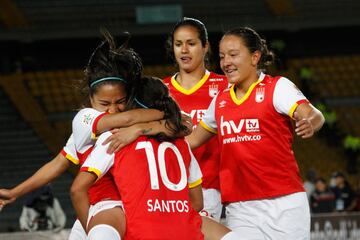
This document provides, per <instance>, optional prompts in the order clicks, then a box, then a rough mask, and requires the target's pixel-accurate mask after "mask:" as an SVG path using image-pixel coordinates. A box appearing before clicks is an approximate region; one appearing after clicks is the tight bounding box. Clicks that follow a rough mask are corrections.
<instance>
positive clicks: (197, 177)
mask: <svg viewBox="0 0 360 240" xmlns="http://www.w3.org/2000/svg"><path fill="white" fill-rule="evenodd" d="M187 147H188V151H189V154H190V159H191V160H190V165H189V176H188V186H189V199H190V202H191V206H192V207H193V209H195V210H196V211H197V212H200V211H201V210H202V209H203V208H204V199H203V192H202V186H201V183H202V172H201V169H200V166H199V163H198V161H197V160H196V158H195V156H194V154H193V153H192V151H191V149H190V145H189V144H188V143H187Z"/></svg>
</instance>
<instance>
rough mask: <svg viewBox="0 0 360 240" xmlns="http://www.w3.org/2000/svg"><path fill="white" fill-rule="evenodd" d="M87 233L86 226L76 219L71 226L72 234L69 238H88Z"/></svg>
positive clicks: (81, 239) (71, 239)
mask: <svg viewBox="0 0 360 240" xmlns="http://www.w3.org/2000/svg"><path fill="white" fill-rule="evenodd" d="M86 238H87V235H86V232H85V230H84V228H83V227H82V226H81V223H80V221H79V219H78V220H76V221H75V223H74V225H73V227H72V228H71V231H70V235H69V238H68V240H86Z"/></svg>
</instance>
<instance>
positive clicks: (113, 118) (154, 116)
mask: <svg viewBox="0 0 360 240" xmlns="http://www.w3.org/2000/svg"><path fill="white" fill-rule="evenodd" d="M163 118H164V113H163V112H161V111H159V110H156V109H133V110H129V111H126V112H119V113H113V114H106V115H104V116H103V117H101V118H100V119H99V121H98V123H97V126H96V134H100V133H103V132H105V131H108V130H110V129H113V128H122V127H129V126H131V125H134V124H136V123H145V122H150V121H156V120H160V119H163Z"/></svg>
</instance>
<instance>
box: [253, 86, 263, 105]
mask: <svg viewBox="0 0 360 240" xmlns="http://www.w3.org/2000/svg"><path fill="white" fill-rule="evenodd" d="M264 98H265V88H264V87H259V88H257V89H256V94H255V101H256V102H257V103H261V102H262V101H264Z"/></svg>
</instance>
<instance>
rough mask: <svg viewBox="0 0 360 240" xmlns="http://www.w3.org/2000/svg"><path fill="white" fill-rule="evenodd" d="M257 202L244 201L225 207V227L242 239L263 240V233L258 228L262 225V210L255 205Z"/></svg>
mask: <svg viewBox="0 0 360 240" xmlns="http://www.w3.org/2000/svg"><path fill="white" fill-rule="evenodd" d="M258 202H259V201H245V202H235V203H230V204H228V205H227V206H226V219H225V226H227V227H228V228H229V229H231V230H232V231H233V232H235V233H236V234H239V236H241V237H242V238H243V239H247V240H265V239H266V238H265V236H264V233H263V232H262V230H261V229H260V228H259V225H261V224H262V221H263V220H262V218H261V216H259V214H262V213H261V212H262V209H261V210H260V209H259V206H258V205H257V204H258Z"/></svg>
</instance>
